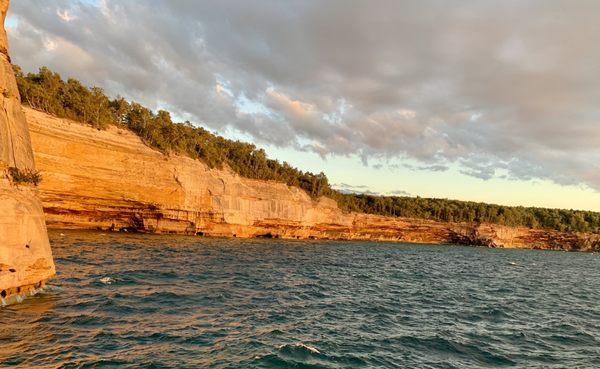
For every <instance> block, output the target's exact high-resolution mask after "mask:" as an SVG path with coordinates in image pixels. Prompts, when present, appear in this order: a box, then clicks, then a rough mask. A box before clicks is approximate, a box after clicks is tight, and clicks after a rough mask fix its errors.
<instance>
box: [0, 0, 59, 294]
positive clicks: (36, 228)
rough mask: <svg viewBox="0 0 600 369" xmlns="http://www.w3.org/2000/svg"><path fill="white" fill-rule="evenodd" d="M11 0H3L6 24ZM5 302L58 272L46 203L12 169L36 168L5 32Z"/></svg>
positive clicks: (0, 244)
mask: <svg viewBox="0 0 600 369" xmlns="http://www.w3.org/2000/svg"><path fill="white" fill-rule="evenodd" d="M8 5H9V1H8V0H0V17H1V18H2V22H3V24H4V19H5V17H6V12H7V10H8ZM0 92H2V94H1V96H0V104H1V108H0V298H1V300H0V303H6V302H7V301H10V300H11V299H12V298H14V297H15V296H17V295H19V294H24V293H30V292H32V291H33V290H34V289H35V288H36V287H40V286H41V285H43V283H45V281H46V279H48V278H50V277H51V276H53V275H54V272H55V271H54V261H53V259H52V252H51V250H50V244H49V243H48V236H47V234H46V225H45V223H44V214H43V213H42V207H41V204H40V202H39V200H38V198H37V191H36V189H35V188H34V187H32V186H31V185H18V186H17V185H15V184H13V183H12V182H11V181H10V178H9V175H8V168H9V167H14V168H18V169H20V170H27V169H34V168H35V166H34V161H33V152H32V150H31V142H30V137H29V130H28V126H27V122H26V121H25V116H24V114H23V111H22V108H21V100H20V97H19V91H18V89H17V85H16V81H15V76H14V73H13V70H12V67H11V65H10V58H9V56H8V44H7V39H6V32H5V30H4V27H2V29H1V31H0Z"/></svg>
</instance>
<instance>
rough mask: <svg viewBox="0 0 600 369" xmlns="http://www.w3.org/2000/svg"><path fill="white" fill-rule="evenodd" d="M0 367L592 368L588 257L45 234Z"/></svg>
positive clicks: (599, 270)
mask: <svg viewBox="0 0 600 369" xmlns="http://www.w3.org/2000/svg"><path fill="white" fill-rule="evenodd" d="M51 242H52V246H53V249H54V254H55V259H56V263H57V268H58V270H59V274H58V276H57V278H56V279H54V280H53V281H52V282H51V287H50V288H48V289H47V290H46V291H45V292H44V293H42V294H40V295H38V296H36V297H34V298H31V299H29V300H26V301H25V302H23V303H21V304H18V305H13V306H9V307H6V308H3V309H0V363H1V364H0V367H20V368H35V367H44V368H62V367H64V368H111V367H114V368H121V367H123V368H199V367H202V368H489V367H518V368H552V367H555V368H593V367H600V255H598V254H584V253H563V252H551V251H548V252H545V251H532V250H497V249H484V248H468V247H457V246H424V245H411V244H390V243H360V242H319V241H312V242H306V241H302V242H300V241H282V240H242V239H214V238H200V237H178V236H143V235H123V234H101V233H81V232H64V236H61V235H60V233H57V232H53V233H51Z"/></svg>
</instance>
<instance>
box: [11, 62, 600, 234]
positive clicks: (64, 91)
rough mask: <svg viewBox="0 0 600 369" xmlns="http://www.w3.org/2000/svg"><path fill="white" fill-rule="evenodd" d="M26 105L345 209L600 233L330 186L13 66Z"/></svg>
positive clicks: (564, 214) (93, 91) (543, 215)
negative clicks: (129, 134)
mask: <svg viewBox="0 0 600 369" xmlns="http://www.w3.org/2000/svg"><path fill="white" fill-rule="evenodd" d="M14 70H15V75H16V78H17V84H18V87H19V92H20V94H21V98H22V101H23V103H24V104H27V105H29V106H30V107H32V108H34V109H37V110H41V111H44V112H46V113H48V114H52V115H55V116H58V117H61V118H69V119H73V120H76V121H79V122H83V123H86V124H89V125H91V126H92V127H95V128H98V129H105V128H106V127H108V126H109V125H116V126H119V127H123V128H126V129H129V130H131V131H133V132H134V133H136V134H137V135H138V136H139V137H140V138H141V139H142V140H143V141H144V142H145V143H146V144H147V145H149V146H150V147H153V148H155V149H157V150H160V151H161V152H163V153H166V154H169V153H176V154H182V155H187V156H190V157H192V158H195V159H200V160H202V161H204V162H205V163H206V164H207V165H208V166H209V167H211V168H223V166H224V165H227V166H229V167H230V168H231V169H232V170H233V171H235V172H236V173H238V174H240V175H241V176H244V177H247V178H254V179H262V180H275V181H280V182H284V183H286V184H288V185H290V186H297V187H299V188H302V189H303V190H305V191H306V192H307V193H308V194H309V195H310V196H311V197H313V198H318V197H319V196H330V197H332V198H333V199H335V200H336V201H337V202H338V204H339V206H340V207H341V208H342V209H344V210H346V211H356V212H364V213H370V214H378V215H385V216H399V217H412V218H424V219H431V220H437V221H445V222H485V223H496V224H503V225H507V226H524V227H531V228H551V229H556V230H560V231H582V232H595V233H600V213H596V212H590V211H574V210H559V209H545V208H526V207H510V206H500V205H491V204H484V203H475V202H468V201H457V200H447V199H425V198H419V197H394V196H371V195H364V194H344V193H341V192H339V191H336V190H334V189H332V188H331V186H330V184H329V182H328V180H327V177H326V176H325V174H323V173H319V174H314V173H310V172H303V171H301V170H299V169H297V168H294V167H292V166H291V165H289V164H288V163H285V162H284V163H280V162H279V161H277V160H273V159H269V158H267V155H266V154H265V152H264V150H262V149H257V148H256V146H254V145H253V144H249V143H245V142H240V141H234V140H229V139H226V138H223V137H221V136H218V135H215V134H213V133H211V132H209V131H207V130H206V129H204V128H202V127H196V126H194V125H193V124H191V123H190V122H184V123H175V122H173V121H172V119H171V116H170V114H169V112H167V111H164V110H160V111H158V112H156V113H155V112H153V111H152V110H150V109H148V108H146V107H144V106H142V105H140V104H138V103H135V102H128V101H126V100H125V99H123V98H121V97H117V98H116V99H111V98H109V97H108V96H106V94H105V93H104V92H103V90H102V89H101V88H98V87H92V88H87V87H86V86H83V85H82V84H81V82H79V81H77V80H75V79H68V80H67V81H64V80H63V79H62V78H61V76H60V75H58V74H57V73H54V72H52V71H50V70H49V69H48V68H45V67H43V68H40V70H39V72H38V73H28V74H26V75H25V74H23V72H22V71H21V69H20V68H19V67H18V66H14Z"/></svg>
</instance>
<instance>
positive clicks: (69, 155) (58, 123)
mask: <svg viewBox="0 0 600 369" xmlns="http://www.w3.org/2000/svg"><path fill="white" fill-rule="evenodd" d="M25 114H26V116H27V121H28V123H29V128H30V131H31V138H32V144H33V149H34V155H35V159H36V162H37V164H38V168H39V169H40V170H41V171H42V173H43V178H44V180H43V181H42V183H41V185H40V191H41V198H42V202H43V206H44V210H45V212H46V218H47V222H48V226H49V227H52V228H74V229H97V228H100V229H111V228H112V229H115V230H118V229H129V230H133V229H138V230H143V231H148V232H162V233H188V234H203V235H214V236H236V237H258V236H264V237H281V238H302V239H305V238H317V239H349V240H354V239H356V240H388V241H405V242H419V243H432V244H444V243H446V244H447V243H462V244H469V245H480V246H490V247H525V248H527V247H529V248H532V247H538V246H539V247H541V248H552V249H563V248H564V249H574V248H577V246H576V245H577V244H578V243H581V242H582V240H588V241H589V242H588V244H589V245H592V244H593V242H594V241H593V240H594V239H595V240H597V239H598V236H596V235H577V234H561V233H560V232H555V231H548V230H530V229H527V228H509V227H502V226H497V225H489V224H488V225H486V224H483V225H476V224H457V223H443V222H433V221H427V220H422V219H407V218H391V217H382V216H376V215H370V214H357V213H350V214H347V213H344V212H342V211H341V210H340V209H339V208H338V206H337V204H336V203H335V201H333V200H331V199H328V198H321V199H319V200H318V201H315V200H313V199H311V198H310V197H309V196H308V195H307V194H306V193H305V192H304V191H302V190H300V189H298V188H296V187H289V186H287V185H285V184H283V183H278V182H273V181H259V180H252V179H247V178H242V177H240V176H238V175H236V174H235V173H233V172H231V171H230V170H216V169H210V168H208V167H207V166H206V165H204V164H203V163H202V162H200V161H198V160H193V159H190V158H188V157H182V156H175V155H173V156H165V155H163V154H161V153H160V152H158V151H155V150H153V149H151V148H149V147H148V146H146V145H144V143H143V142H142V141H141V140H140V139H139V138H138V137H137V136H136V135H134V134H133V133H131V132H129V131H127V130H123V129H118V128H116V127H110V128H109V129H108V130H106V131H98V130H97V129H93V128H91V127H90V126H86V125H82V124H79V123H76V122H73V121H69V120H65V119H59V118H55V117H52V116H49V115H47V114H44V113H41V112H39V111H35V110H32V109H25ZM594 237H595V238H594ZM586 242H587V241H586ZM584 244H585V242H584ZM574 245H575V246H574ZM589 247H592V246H589ZM589 247H588V246H585V247H583V249H589Z"/></svg>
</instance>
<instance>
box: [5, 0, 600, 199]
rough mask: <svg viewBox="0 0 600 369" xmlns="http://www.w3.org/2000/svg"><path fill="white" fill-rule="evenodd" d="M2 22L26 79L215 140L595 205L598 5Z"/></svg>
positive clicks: (127, 12)
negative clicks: (561, 190) (451, 170)
mask: <svg viewBox="0 0 600 369" xmlns="http://www.w3.org/2000/svg"><path fill="white" fill-rule="evenodd" d="M11 12H12V14H13V15H14V16H16V17H17V19H18V22H17V24H16V26H15V27H12V28H11V29H10V35H9V36H10V40H11V47H12V55H13V60H14V61H15V62H16V63H19V64H21V65H22V66H23V68H24V69H25V70H34V69H36V68H37V67H39V66H41V65H47V66H49V67H50V68H52V69H54V70H57V71H59V72H60V73H61V74H63V75H65V76H73V77H76V78H78V79H80V80H82V81H84V82H85V83H87V84H97V85H100V86H102V87H104V88H105V89H106V90H107V91H108V92H109V93H111V94H114V95H116V94H121V95H124V96H126V97H128V98H132V99H135V100H138V101H140V102H142V103H144V104H146V105H149V106H153V107H158V106H161V107H164V106H167V107H169V108H170V109H172V110H173V111H174V112H175V113H177V115H178V116H186V117H190V119H192V120H194V121H196V122H198V123H200V124H202V125H205V126H207V127H209V128H212V129H214V130H217V131H223V130H227V129H234V130H237V131H240V132H242V133H244V134H246V135H249V136H250V137H253V139H254V140H255V141H256V142H258V143H261V142H262V143H270V144H274V145H277V146H281V147H285V146H288V147H295V148H297V149H301V150H311V151H314V152H317V153H318V154H319V155H321V156H323V157H326V156H330V155H358V156H359V157H361V158H362V159H363V162H365V163H367V162H368V161H369V160H387V159H394V158H400V159H403V158H408V159H411V160H412V161H417V162H419V163H420V164H419V165H417V166H415V167H414V169H417V170H433V171H436V170H438V171H442V170H446V169H447V168H448V167H449V166H450V165H456V166H458V167H459V168H460V169H459V170H460V171H461V172H462V173H465V174H467V175H471V176H475V177H478V178H482V179H489V178H494V177H497V176H505V177H507V178H512V179H516V180H529V179H535V178H541V179H549V180H551V181H554V182H556V183H559V184H577V185H583V186H589V187H591V188H594V189H596V190H600V106H599V105H598V101H600V79H598V70H600V48H598V47H596V45H598V44H600V22H598V21H597V14H598V13H599V12H600V3H598V2H596V1H586V0H583V1H578V2H573V3H570V4H569V6H565V5H564V2H561V1H553V0H550V1H541V0H532V1H528V2H521V1H511V0H509V1H502V2H500V1H498V2H493V1H438V0H426V1H419V2H408V3H406V2H397V1H386V0H383V1H378V2H376V3H371V2H363V1H352V0H350V1H335V0H334V1H327V2H320V1H305V2H291V3H290V2H266V1H264V2H263V1H241V0H239V1H235V0H225V1H219V2H210V3H209V2H191V1H187V2H186V1H152V2H148V1H141V0H137V1H135V0H131V1H127V2H122V1H110V0H103V1H99V2H81V1H75V0H56V1H52V2H46V1H38V0H20V1H18V2H16V1H15V2H13V4H12V8H11ZM219 86H220V87H219ZM224 91H227V93H225V94H224Z"/></svg>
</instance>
